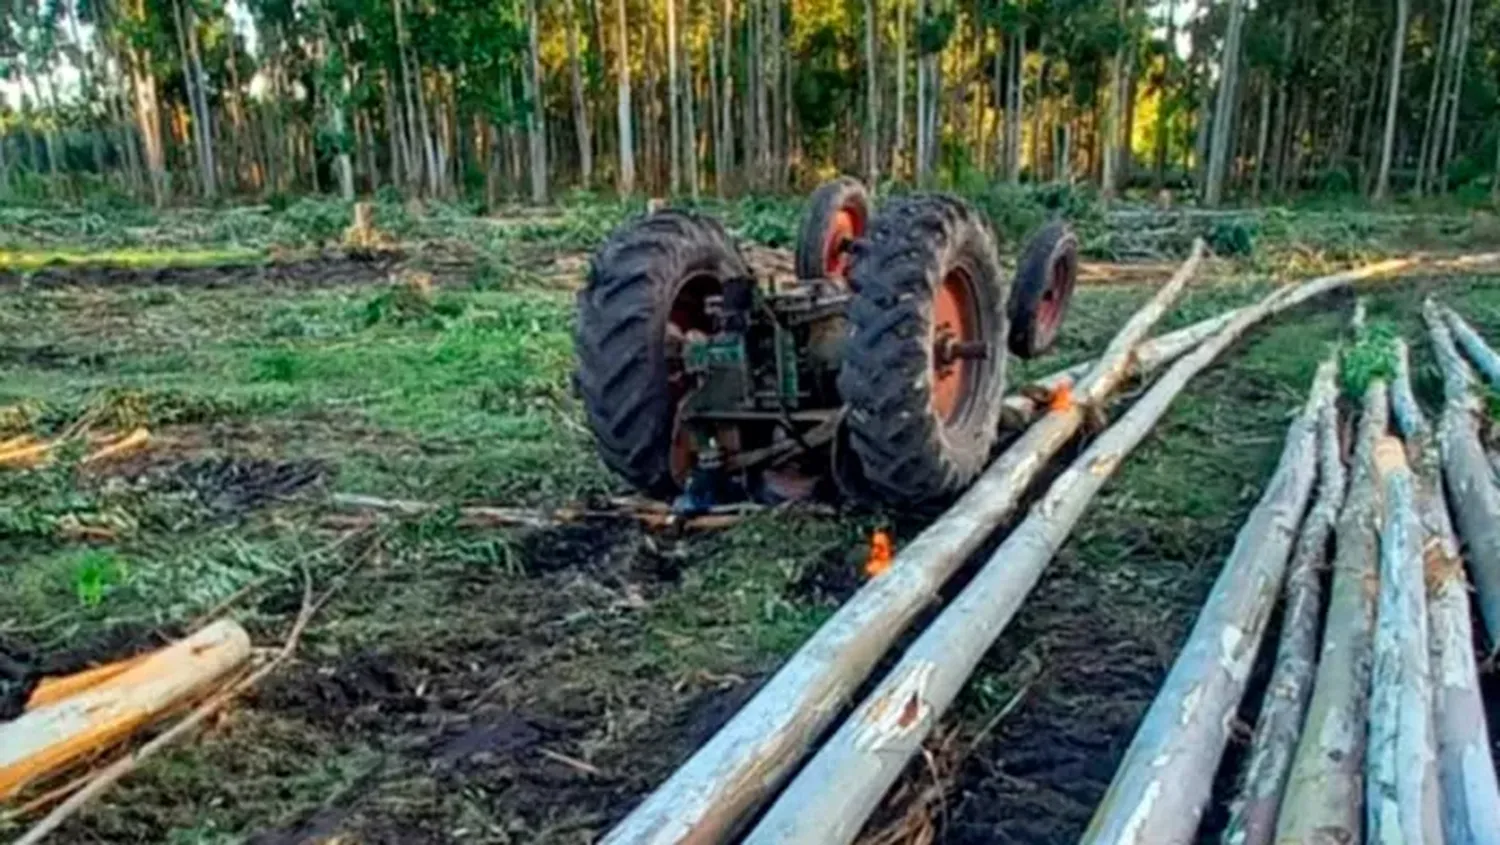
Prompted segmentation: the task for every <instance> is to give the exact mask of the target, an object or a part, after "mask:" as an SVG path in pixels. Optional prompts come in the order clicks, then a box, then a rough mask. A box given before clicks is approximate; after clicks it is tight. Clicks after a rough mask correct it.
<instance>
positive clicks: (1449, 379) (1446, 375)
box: [1427, 306, 1500, 653]
mask: <svg viewBox="0 0 1500 845" xmlns="http://www.w3.org/2000/svg"><path fill="white" fill-rule="evenodd" d="M1438 313H1441V314H1442V315H1443V317H1444V318H1445V319H1441V320H1440V319H1437V317H1436V314H1438ZM1427 316H1428V324H1427V328H1428V332H1429V333H1430V334H1431V336H1432V345H1433V351H1434V352H1436V353H1437V359H1438V364H1439V366H1440V367H1441V369H1442V371H1443V395H1444V403H1443V418H1442V422H1441V424H1440V426H1439V429H1438V447H1439V451H1440V452H1441V454H1442V460H1443V481H1444V483H1445V484H1446V486H1447V488H1448V496H1449V498H1448V502H1449V504H1451V505H1452V506H1453V521H1454V522H1455V523H1456V526H1457V528H1458V536H1459V538H1460V539H1461V540H1463V543H1464V549H1465V551H1466V553H1467V557H1468V563H1469V576H1470V577H1471V578H1472V579H1473V580H1474V590H1475V598H1476V599H1477V602H1478V604H1479V616H1480V619H1481V620H1482V621H1483V623H1484V629H1485V635H1486V637H1485V639H1486V640H1487V642H1488V643H1489V647H1490V650H1491V653H1493V652H1494V650H1495V649H1496V648H1497V647H1500V490H1497V489H1496V486H1495V484H1494V476H1493V474H1492V472H1491V469H1490V464H1489V459H1488V456H1487V455H1486V453H1485V450H1484V445H1483V442H1482V441H1481V439H1480V435H1479V426H1480V421H1481V420H1482V419H1483V418H1484V409H1483V407H1482V406H1481V405H1480V403H1479V398H1478V396H1477V395H1476V394H1475V390H1474V378H1473V375H1472V371H1471V370H1470V369H1469V366H1468V365H1467V364H1466V363H1464V360H1463V358H1462V357H1461V356H1460V355H1459V354H1458V350H1457V348H1456V347H1455V346H1454V336H1453V334H1452V333H1450V331H1449V329H1450V327H1452V328H1453V329H1457V328H1458V325H1459V323H1460V322H1461V320H1459V319H1458V318H1457V315H1455V314H1453V313H1452V312H1451V311H1447V310H1442V311H1441V312H1438V311H1437V310H1436V306H1432V307H1430V308H1429V309H1428V310H1427Z"/></svg>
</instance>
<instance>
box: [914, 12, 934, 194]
mask: <svg viewBox="0 0 1500 845" xmlns="http://www.w3.org/2000/svg"><path fill="white" fill-rule="evenodd" d="M929 2H930V0H917V17H916V27H915V34H916V40H917V168H916V170H917V185H918V186H920V187H926V186H927V185H928V183H929V182H931V180H932V156H931V151H930V150H928V149H927V145H928V144H929V143H930V139H929V137H928V135H927V110H928V108H929V106H928V101H929V100H930V99H932V91H931V89H930V87H929V86H928V84H927V77H928V74H929V72H930V70H929V68H930V63H929V62H928V59H927V53H926V52H925V45H924V44H923V43H922V32H923V31H924V29H925V28H926V27H927V10H928V5H927V4H928V3H929Z"/></svg>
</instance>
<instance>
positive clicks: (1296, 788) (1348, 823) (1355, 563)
mask: <svg viewBox="0 0 1500 845" xmlns="http://www.w3.org/2000/svg"><path fill="white" fill-rule="evenodd" d="M1389 407H1390V406H1389V402H1388V400H1387V391H1386V386H1385V383H1384V382H1383V381H1380V380H1379V379H1376V380H1374V381H1372V382H1371V383H1370V385H1369V387H1368V388H1367V389H1366V390H1365V397H1364V404H1363V408H1362V411H1361V416H1360V421H1359V435H1358V441H1357V445H1356V447H1355V452H1354V461H1353V464H1352V466H1351V468H1350V482H1349V493H1348V496H1347V497H1346V498H1345V500H1344V507H1343V510H1342V511H1341V512H1340V513H1339V519H1338V523H1337V524H1336V525H1335V526H1334V539H1335V546H1336V548H1337V551H1336V553H1335V554H1334V559H1333V580H1332V583H1331V585H1330V587H1329V594H1328V614H1327V619H1326V621H1325V622H1324V623H1323V646H1322V648H1321V649H1320V650H1319V652H1318V670H1317V675H1316V677H1315V678H1314V680H1313V693H1312V699H1311V700H1310V701H1309V702H1308V705H1307V718H1306V719H1305V720H1304V722H1303V724H1302V736H1301V738H1300V739H1299V740H1298V743H1297V753H1296V755H1295V756H1294V757H1293V759H1292V771H1291V774H1290V775H1289V776H1288V777H1287V783H1286V789H1285V793H1284V794H1283V796H1282V799H1281V809H1280V811H1279V812H1278V814H1277V819H1276V841H1277V842H1322V841H1333V842H1359V841H1360V836H1361V831H1362V830H1363V815H1362V812H1361V807H1362V806H1363V800H1364V754H1365V722H1366V719H1365V716H1366V709H1365V708H1366V703H1367V702H1368V700H1369V699H1368V692H1369V684H1370V648H1371V642H1372V641H1371V637H1372V636H1373V631H1374V625H1375V601H1374V599H1375V592H1374V587H1375V584H1376V583H1377V581H1376V579H1377V578H1378V577H1379V575H1378V572H1377V570H1376V565H1375V558H1376V554H1377V537H1376V525H1377V519H1378V516H1379V499H1378V495H1379V493H1378V487H1377V484H1376V477H1375V466H1374V460H1375V444H1376V443H1377V442H1378V441H1379V440H1380V438H1381V437H1382V436H1384V435H1385V430H1386V423H1387V421H1388V419H1389V416H1390V414H1389ZM1325 836H1326V837H1329V838H1328V839H1327V840H1325V839H1323V838H1321V837H1325Z"/></svg>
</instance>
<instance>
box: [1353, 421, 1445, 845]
mask: <svg viewBox="0 0 1500 845" xmlns="http://www.w3.org/2000/svg"><path fill="white" fill-rule="evenodd" d="M1375 465H1376V469H1377V473H1378V475H1379V477H1380V483H1381V484H1382V485H1383V486H1384V499H1385V502H1384V505H1385V518H1384V520H1383V527H1382V528H1381V532H1380V598H1379V602H1378V609H1377V613H1376V624H1375V645H1374V650H1373V653H1374V662H1373V664H1372V666H1373V668H1372V670H1371V674H1370V724H1369V748H1368V751H1367V754H1366V769H1365V819H1366V825H1367V833H1366V839H1365V841H1366V842H1368V843H1379V845H1423V843H1442V841H1443V832H1442V825H1441V821H1440V818H1439V810H1438V786H1437V771H1436V769H1435V761H1436V754H1435V753H1434V748H1435V742H1434V738H1433V731H1432V709H1431V705H1432V688H1431V681H1430V675H1429V668H1428V665H1427V600H1426V591H1425V583H1426V582H1425V580H1424V577H1423V568H1422V554H1423V553H1422V546H1423V539H1424V537H1423V535H1424V532H1423V529H1422V524H1421V522H1419V521H1418V519H1417V504H1416V498H1417V497H1416V491H1415V484H1414V481H1413V478H1412V474H1411V469H1410V468H1409V467H1408V466H1407V463H1406V456H1405V452H1404V450H1403V449H1402V447H1401V445H1400V442H1399V441H1397V440H1396V439H1395V438H1392V437H1385V438H1383V439H1382V440H1381V442H1380V444H1379V445H1377V446H1376V448H1375Z"/></svg>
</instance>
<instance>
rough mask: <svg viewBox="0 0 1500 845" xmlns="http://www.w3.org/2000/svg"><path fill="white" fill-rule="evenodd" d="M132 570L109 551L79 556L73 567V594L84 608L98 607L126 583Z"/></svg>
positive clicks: (92, 552)
mask: <svg viewBox="0 0 1500 845" xmlns="http://www.w3.org/2000/svg"><path fill="white" fill-rule="evenodd" d="M129 577H130V568H129V566H127V565H126V563H125V560H124V558H121V557H120V556H119V555H117V554H115V553H114V552H112V551H109V550H107V549H90V550H89V551H86V552H83V553H81V554H80V555H78V557H77V560H76V562H75V563H74V566H73V592H74V594H75V595H76V596H78V603H79V604H82V605H83V606H84V607H98V606H99V605H100V604H101V603H102V602H103V601H104V597H105V596H106V595H108V594H109V593H110V592H112V591H114V590H115V589H117V588H118V587H120V586H121V585H122V584H124V583H125V582H126V580H127V579H129Z"/></svg>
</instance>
